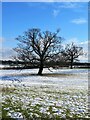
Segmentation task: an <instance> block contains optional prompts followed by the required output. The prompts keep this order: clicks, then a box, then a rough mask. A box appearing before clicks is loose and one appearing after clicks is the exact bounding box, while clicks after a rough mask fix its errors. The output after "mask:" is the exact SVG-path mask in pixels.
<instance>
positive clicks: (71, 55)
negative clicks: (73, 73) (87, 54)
mask: <svg viewBox="0 0 90 120" xmlns="http://www.w3.org/2000/svg"><path fill="white" fill-rule="evenodd" d="M80 55H83V48H82V47H79V46H77V45H75V44H74V43H73V42H72V43H71V44H67V45H66V47H65V49H64V50H63V51H62V56H63V57H64V60H66V61H68V62H70V66H71V67H70V68H71V69H72V68H73V62H74V61H79V60H78V57H79V56H80Z"/></svg>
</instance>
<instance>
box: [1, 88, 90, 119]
mask: <svg viewBox="0 0 90 120" xmlns="http://www.w3.org/2000/svg"><path fill="white" fill-rule="evenodd" d="M2 91H3V92H2V94H3V99H2V100H3V102H2V117H3V120H4V119H5V118H7V119H11V118H12V120H13V119H14V117H15V115H14V114H20V116H19V117H24V118H25V119H26V120H33V119H35V120H60V119H72V118H76V119H78V118H83V117H84V118H85V119H86V117H88V113H87V106H86V103H87V100H86V94H87V91H77V90H72V91H71V90H68V91H66V90H59V89H56V88H54V87H53V88H52V87H51V86H50V87H49V86H44V87H43V86H37V87H35V86H31V87H23V86H21V87H9V86H8V87H4V88H3V90H2ZM67 103H68V104H67ZM79 104H81V105H82V106H83V107H82V108H81V109H80V110H82V109H84V112H81V113H80V112H77V111H78V110H79ZM73 107H74V108H75V109H76V110H73V111H72V109H71V108H73ZM13 116H14V117H13ZM17 117H18V115H17Z"/></svg>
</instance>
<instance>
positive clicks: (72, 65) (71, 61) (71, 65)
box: [70, 56, 73, 69]
mask: <svg viewBox="0 0 90 120" xmlns="http://www.w3.org/2000/svg"><path fill="white" fill-rule="evenodd" d="M70 68H71V69H73V56H71V67H70Z"/></svg>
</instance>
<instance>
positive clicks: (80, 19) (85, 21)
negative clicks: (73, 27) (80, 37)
mask: <svg viewBox="0 0 90 120" xmlns="http://www.w3.org/2000/svg"><path fill="white" fill-rule="evenodd" d="M71 22H72V23H74V24H85V23H87V20H86V19H85V18H78V19H73V20H72V21H71Z"/></svg>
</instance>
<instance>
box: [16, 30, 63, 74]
mask: <svg viewBox="0 0 90 120" xmlns="http://www.w3.org/2000/svg"><path fill="white" fill-rule="evenodd" d="M59 31H60V30H57V31H56V32H55V33H52V32H50V31H45V32H41V30H40V29H37V28H36V29H35V28H34V29H29V30H28V31H26V32H25V33H24V35H23V36H18V37H17V38H16V40H18V41H19V44H17V47H16V48H14V50H15V51H16V52H17V57H16V58H15V59H16V60H17V61H24V63H31V64H33V65H34V64H35V63H36V64H38V67H39V71H38V75H41V74H42V71H43V67H44V63H45V61H50V60H52V59H53V58H54V57H55V56H56V55H58V54H59V53H60V52H61V40H62V38H61V37H59V36H57V34H58V33H59Z"/></svg>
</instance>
